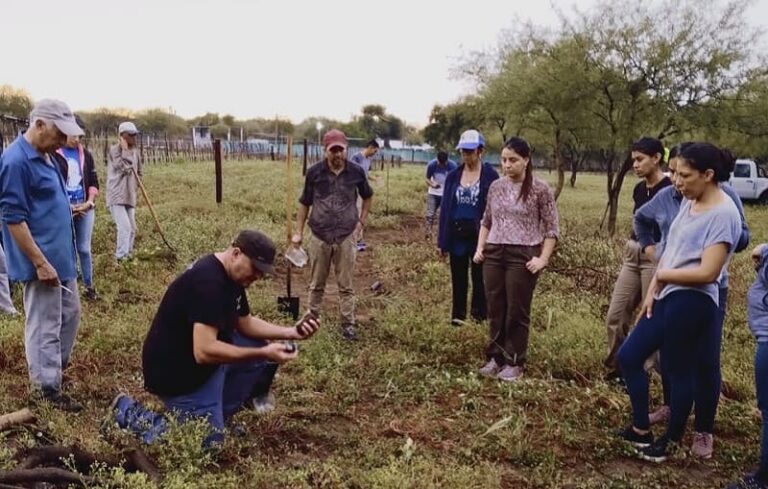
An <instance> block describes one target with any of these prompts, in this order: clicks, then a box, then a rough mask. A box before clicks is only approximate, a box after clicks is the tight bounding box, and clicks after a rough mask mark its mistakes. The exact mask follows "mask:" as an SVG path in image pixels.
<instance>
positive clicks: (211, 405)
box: [115, 332, 277, 447]
mask: <svg viewBox="0 0 768 489" xmlns="http://www.w3.org/2000/svg"><path fill="white" fill-rule="evenodd" d="M232 343H233V344H234V345H237V346H245V347H261V346H264V345H265V344H266V342H265V341H264V340H257V339H252V338H246V337H245V336H242V335H240V334H239V333H237V332H235V333H234V334H233V337H232ZM276 372H277V364H276V363H271V362H266V361H263V360H257V361H252V362H248V363H241V364H232V365H221V366H220V367H219V368H218V369H217V370H216V372H215V373H214V374H213V376H211V378H210V379H208V380H207V381H206V383H205V384H203V385H202V386H200V388H198V389H197V390H196V391H194V392H191V393H189V394H183V395H180V396H173V397H161V399H162V401H163V403H164V404H165V408H166V410H168V411H172V412H174V413H175V414H176V416H177V419H178V420H179V421H181V422H184V421H185V420H189V419H195V418H203V419H206V420H207V421H208V423H209V424H210V425H211V432H210V434H209V435H208V437H207V438H206V439H205V441H204V442H203V444H204V445H205V446H206V447H211V446H212V445H214V444H217V443H221V442H222V441H223V440H224V423H225V422H226V421H227V420H228V419H229V418H231V417H232V416H233V415H234V414H236V413H237V412H239V411H240V410H241V409H242V408H243V407H244V406H245V404H246V403H247V402H248V401H249V400H251V399H253V397H255V396H260V395H264V394H267V393H268V392H269V389H270V387H271V386H272V380H273V379H274V377H275V373H276ZM115 418H116V420H117V424H118V426H120V427H121V428H127V429H129V430H130V431H132V432H133V433H134V434H136V435H138V436H139V437H140V438H141V439H142V441H144V442H145V443H147V444H150V443H153V442H155V441H157V440H158V438H159V437H160V436H161V435H162V434H163V433H165V431H166V430H167V429H168V420H167V419H166V417H165V416H164V415H162V414H160V413H157V412H154V411H152V410H150V409H147V408H146V407H144V406H143V405H141V404H140V403H139V402H137V401H134V400H133V399H130V398H128V399H126V400H124V401H123V402H120V403H118V405H117V406H116V407H115Z"/></svg>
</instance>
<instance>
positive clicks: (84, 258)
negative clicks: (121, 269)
mask: <svg viewBox="0 0 768 489" xmlns="http://www.w3.org/2000/svg"><path fill="white" fill-rule="evenodd" d="M95 220H96V212H95V211H94V210H93V209H91V210H89V211H88V212H86V213H85V214H83V215H82V216H79V217H76V218H75V219H74V223H75V245H76V246H77V256H78V257H79V258H80V271H81V272H82V274H83V285H85V287H86V288H88V289H90V288H91V287H93V258H92V257H91V237H92V236H93V223H94V221H95Z"/></svg>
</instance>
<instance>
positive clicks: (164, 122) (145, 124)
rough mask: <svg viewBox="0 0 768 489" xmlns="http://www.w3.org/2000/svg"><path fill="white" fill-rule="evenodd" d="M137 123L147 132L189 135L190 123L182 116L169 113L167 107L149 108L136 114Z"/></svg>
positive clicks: (173, 135)
mask: <svg viewBox="0 0 768 489" xmlns="http://www.w3.org/2000/svg"><path fill="white" fill-rule="evenodd" d="M135 123H136V125H137V126H138V128H139V130H140V131H141V132H142V133H145V134H155V135H165V134H167V135H168V136H172V137H183V136H187V135H189V125H188V124H187V122H186V121H185V120H184V119H182V118H181V117H179V116H177V115H174V114H169V113H168V112H167V111H166V110H165V109H149V110H145V111H142V112H139V113H137V114H136V116H135Z"/></svg>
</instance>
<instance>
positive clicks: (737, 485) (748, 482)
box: [725, 474, 768, 489]
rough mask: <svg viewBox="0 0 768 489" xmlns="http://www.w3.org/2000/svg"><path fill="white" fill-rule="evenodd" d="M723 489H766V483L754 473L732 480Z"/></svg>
mask: <svg viewBox="0 0 768 489" xmlns="http://www.w3.org/2000/svg"><path fill="white" fill-rule="evenodd" d="M725 489H768V483H766V482H765V481H763V480H762V479H759V478H758V477H757V475H756V474H749V475H745V476H744V477H743V478H742V479H741V480H738V481H736V482H732V483H731V484H729V485H728V486H727V487H726V488H725Z"/></svg>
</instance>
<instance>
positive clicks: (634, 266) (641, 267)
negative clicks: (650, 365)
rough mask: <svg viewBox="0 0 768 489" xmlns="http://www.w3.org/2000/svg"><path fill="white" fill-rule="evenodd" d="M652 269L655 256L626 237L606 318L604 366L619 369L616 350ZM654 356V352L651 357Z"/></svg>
mask: <svg viewBox="0 0 768 489" xmlns="http://www.w3.org/2000/svg"><path fill="white" fill-rule="evenodd" d="M655 272H656V262H655V260H654V259H653V258H650V257H648V256H646V255H645V254H644V253H643V252H642V251H641V250H640V243H638V242H637V241H635V240H632V239H630V240H627V244H626V246H625V247H624V263H623V264H622V265H621V271H620V272H619V276H618V278H617V279H616V284H615V285H614V286H613V294H612V295H611V304H610V306H609V307H608V314H607V316H606V318H605V326H606V329H607V333H608V357H607V358H606V359H605V366H606V367H608V368H609V369H611V370H618V362H617V359H616V354H617V353H618V352H619V348H621V345H622V344H623V343H624V340H625V339H626V337H627V335H628V334H629V329H630V326H631V325H632V324H633V322H634V320H635V318H634V314H635V310H636V309H637V307H638V306H639V305H640V304H641V302H642V301H643V299H644V298H645V294H646V292H648V286H649V285H650V284H651V280H652V279H653V274H654V273H655ZM656 356H657V355H656V354H654V355H653V357H652V359H654V358H655V357H656ZM654 363H656V362H654ZM657 370H658V369H657Z"/></svg>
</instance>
